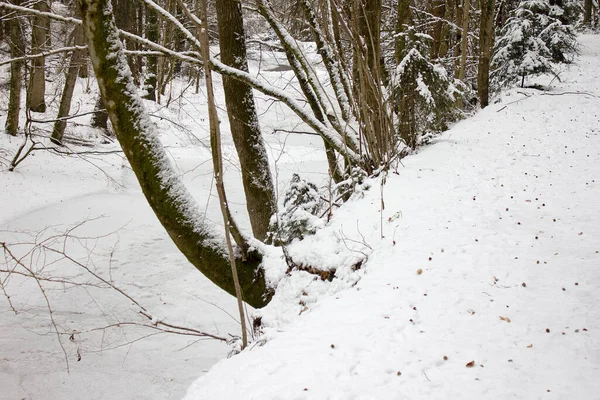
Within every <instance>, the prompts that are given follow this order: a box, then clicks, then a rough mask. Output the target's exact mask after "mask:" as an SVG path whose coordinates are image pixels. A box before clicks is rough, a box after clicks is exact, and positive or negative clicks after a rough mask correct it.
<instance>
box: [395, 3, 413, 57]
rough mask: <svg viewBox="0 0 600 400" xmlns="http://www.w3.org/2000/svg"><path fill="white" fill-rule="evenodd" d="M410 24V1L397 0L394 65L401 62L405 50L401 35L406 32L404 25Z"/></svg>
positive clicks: (404, 41)
mask: <svg viewBox="0 0 600 400" xmlns="http://www.w3.org/2000/svg"><path fill="white" fill-rule="evenodd" d="M409 22H410V0H398V16H397V20H396V41H395V54H396V65H398V64H399V63H400V61H402V58H403V57H404V53H405V48H406V39H405V38H404V36H402V34H403V33H404V32H406V25H408V24H409Z"/></svg>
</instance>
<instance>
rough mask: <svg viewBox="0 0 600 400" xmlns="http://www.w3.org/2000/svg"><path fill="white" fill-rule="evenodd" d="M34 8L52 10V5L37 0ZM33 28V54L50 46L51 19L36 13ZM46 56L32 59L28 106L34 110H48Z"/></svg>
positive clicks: (45, 10)
mask: <svg viewBox="0 0 600 400" xmlns="http://www.w3.org/2000/svg"><path fill="white" fill-rule="evenodd" d="M34 8H35V9H36V10H38V11H43V12H50V6H49V5H48V3H47V2H46V1H45V0H42V1H37V2H36V3H35V4H34ZM32 24H33V27H32V29H31V54H38V53H41V52H43V51H44V50H46V48H47V47H48V46H47V45H48V39H49V37H50V19H49V18H48V17H46V16H39V15H36V16H34V17H33V18H32ZM45 67H46V58H45V57H36V58H34V59H33V60H31V72H30V77H29V93H28V96H27V108H29V109H30V110H31V111H33V112H41V113H43V112H46V100H45V99H44V96H45V94H46V73H45V72H46V71H45Z"/></svg>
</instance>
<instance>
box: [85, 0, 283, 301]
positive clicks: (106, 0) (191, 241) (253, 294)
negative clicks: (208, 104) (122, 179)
mask: <svg viewBox="0 0 600 400" xmlns="http://www.w3.org/2000/svg"><path fill="white" fill-rule="evenodd" d="M79 6H80V11H81V15H82V20H83V28H84V33H85V37H86V40H87V44H88V49H89V52H90V58H91V60H92V64H93V67H94V72H95V74H96V77H97V79H98V86H99V87H100V92H101V94H102V98H103V100H104V104H105V105H106V106H107V112H108V115H109V118H110V120H111V123H112V126H113V129H114V131H115V133H116V135H117V139H118V140H119V143H120V145H121V147H122V148H123V152H124V154H125V155H126V156H127V159H128V160H129V163H130V164H131V167H132V169H133V171H134V173H135V174H136V176H137V179H138V181H139V183H140V186H141V188H142V192H143V193H144V195H145V197H146V199H147V200H148V203H149V204H150V206H151V207H152V209H153V211H154V213H155V214H156V216H157V218H158V219H159V221H160V222H161V224H162V225H163V227H164V228H165V230H166V231H167V232H168V234H169V236H170V237H171V239H172V240H173V242H174V243H175V244H176V245H177V247H178V248H179V250H181V252H182V253H183V254H184V255H185V256H186V258H187V259H188V260H189V261H190V263H192V264H193V265H194V266H195V267H196V268H197V269H198V270H199V271H200V272H202V273H203V274H204V275H205V276H206V277H207V278H208V279H210V280H211V281H212V282H214V283H215V284H216V285H218V286H219V287H221V288H222V289H223V290H225V291H226V292H228V293H230V294H232V295H235V287H234V284H233V276H232V270H231V265H230V263H229V261H228V257H227V252H226V248H225V244H224V240H223V238H222V237H220V236H219V235H218V234H217V233H216V232H215V231H214V227H213V226H212V224H211V223H210V222H208V221H207V219H206V216H205V215H204V214H202V213H201V212H200V211H199V208H198V205H197V204H196V202H195V201H194V200H193V199H192V197H191V196H190V194H189V193H188V191H187V189H186V188H185V187H184V186H183V184H182V183H181V181H180V179H179V177H178V174H177V173H176V172H175V171H174V169H173V167H172V165H171V163H170V161H169V159H168V157H167V155H166V152H165V150H164V148H163V147H162V144H161V143H160V140H159V138H158V131H157V128H156V126H155V125H154V123H153V122H152V121H150V118H149V116H148V114H147V113H146V110H145V109H144V105H143V103H142V100H141V98H140V97H139V96H138V95H137V94H136V90H137V89H136V88H135V85H134V84H133V80H132V78H131V75H130V73H131V72H130V70H129V66H128V65H127V60H126V58H125V55H124V53H123V48H122V44H121V41H120V40H119V37H118V33H117V28H116V26H115V22H114V18H113V16H112V7H111V6H110V0H79ZM261 260H262V255H261V254H260V253H259V252H258V251H254V252H252V253H250V254H248V255H247V257H246V258H245V260H242V259H241V258H237V259H236V264H237V270H238V273H239V281H240V285H241V288H242V291H243V296H244V300H245V301H246V302H247V303H248V304H250V305H252V306H253V307H262V306H264V305H266V304H267V303H268V302H269V300H270V298H271V296H272V291H271V290H270V289H269V288H268V287H267V285H266V281H265V278H264V273H263V270H262V269H261V268H260V263H261Z"/></svg>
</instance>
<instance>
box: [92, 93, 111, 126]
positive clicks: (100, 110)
mask: <svg viewBox="0 0 600 400" xmlns="http://www.w3.org/2000/svg"><path fill="white" fill-rule="evenodd" d="M91 124H92V126H93V127H94V128H101V129H105V130H106V129H108V113H107V112H106V107H104V101H103V100H102V96H98V99H97V100H96V105H95V106H94V113H93V114H92V120H91Z"/></svg>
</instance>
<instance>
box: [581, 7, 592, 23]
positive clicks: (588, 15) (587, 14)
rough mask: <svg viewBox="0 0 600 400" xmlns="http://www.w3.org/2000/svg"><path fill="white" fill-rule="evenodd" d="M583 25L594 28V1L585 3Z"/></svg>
mask: <svg viewBox="0 0 600 400" xmlns="http://www.w3.org/2000/svg"><path fill="white" fill-rule="evenodd" d="M583 25H586V26H589V27H591V26H592V0H584V1H583Z"/></svg>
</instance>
